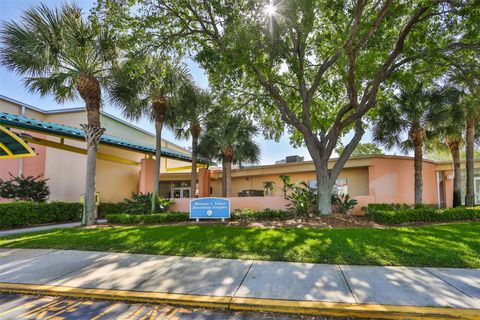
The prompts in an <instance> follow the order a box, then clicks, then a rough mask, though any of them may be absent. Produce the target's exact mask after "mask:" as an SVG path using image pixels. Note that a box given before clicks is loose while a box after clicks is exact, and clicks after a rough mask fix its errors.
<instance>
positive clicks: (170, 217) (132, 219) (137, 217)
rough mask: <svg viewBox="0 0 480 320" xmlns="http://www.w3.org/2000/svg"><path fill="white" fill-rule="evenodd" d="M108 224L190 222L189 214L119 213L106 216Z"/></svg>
mask: <svg viewBox="0 0 480 320" xmlns="http://www.w3.org/2000/svg"><path fill="white" fill-rule="evenodd" d="M105 218H106V219H107V222H108V223H110V224H120V225H142V224H156V223H167V222H182V221H188V220H189V217H188V213H186V212H168V213H153V214H128V213H117V214H107V215H105Z"/></svg>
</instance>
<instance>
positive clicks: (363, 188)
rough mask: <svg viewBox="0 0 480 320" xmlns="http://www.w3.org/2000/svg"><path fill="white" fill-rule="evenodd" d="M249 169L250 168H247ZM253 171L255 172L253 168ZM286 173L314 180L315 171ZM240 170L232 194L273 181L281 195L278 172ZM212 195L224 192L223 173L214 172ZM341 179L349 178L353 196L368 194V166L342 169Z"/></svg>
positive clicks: (295, 178)
mask: <svg viewBox="0 0 480 320" xmlns="http://www.w3.org/2000/svg"><path fill="white" fill-rule="evenodd" d="M246 171H248V170H246ZM252 173H253V174H255V172H254V171H253V170H252ZM285 174H287V175H289V176H290V177H291V181H292V182H293V183H297V182H301V181H305V182H307V183H308V182H309V181H314V180H315V179H316V178H315V172H314V171H311V172H286V173H285ZM236 175H239V174H238V171H234V172H233V173H232V195H233V196H237V194H238V193H239V192H241V191H242V190H263V182H264V181H273V182H275V185H276V190H275V195H281V190H282V186H283V184H282V181H281V180H280V178H279V175H278V174H265V175H263V174H262V175H251V176H245V172H241V174H240V176H236ZM212 176H213V178H212V182H211V187H212V191H213V193H212V196H220V195H221V194H222V183H221V175H219V174H216V173H213V174H212ZM339 179H347V186H348V193H349V194H350V195H351V196H361V195H368V192H369V189H368V167H358V168H346V169H344V170H342V171H341V173H340V175H339Z"/></svg>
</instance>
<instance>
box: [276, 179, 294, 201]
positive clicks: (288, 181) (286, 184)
mask: <svg viewBox="0 0 480 320" xmlns="http://www.w3.org/2000/svg"><path fill="white" fill-rule="evenodd" d="M279 178H280V180H282V184H283V186H282V193H283V196H284V197H286V196H287V191H288V190H289V189H290V188H291V187H292V182H291V181H292V178H291V177H290V176H289V175H287V174H281V175H280V176H279Z"/></svg>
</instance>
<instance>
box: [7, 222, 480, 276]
mask: <svg viewBox="0 0 480 320" xmlns="http://www.w3.org/2000/svg"><path fill="white" fill-rule="evenodd" d="M479 231H480V223H462V224H451V225H437V226H428V227H408V228H395V229H362V228H355V229H333V230H332V229H314V228H307V229H299V228H281V229H266V228H242V227H225V226H149V227H121V228H119V227H115V228H99V229H82V228H75V229H57V230H49V231H46V232H41V233H32V234H25V235H18V236H10V237H2V238H0V246H1V247H20V248H57V249H78V250H93V251H113V252H129V253H147V254H162V255H180V256H203V257H217V258H237V259H238V258H240V259H258V260H276V261H296V262H315V263H328V264H352V265H397V266H398V265H404V266H437V267H469V268H479V267H480V239H479V237H478V233H479Z"/></svg>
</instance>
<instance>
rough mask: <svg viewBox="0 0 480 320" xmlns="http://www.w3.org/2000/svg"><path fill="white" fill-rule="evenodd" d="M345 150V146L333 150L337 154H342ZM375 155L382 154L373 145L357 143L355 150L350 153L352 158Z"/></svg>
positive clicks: (380, 150)
mask: <svg viewBox="0 0 480 320" xmlns="http://www.w3.org/2000/svg"><path fill="white" fill-rule="evenodd" d="M344 150H345V146H343V145H341V146H339V147H337V148H335V152H336V153H337V154H342V153H343V151H344ZM375 154H382V149H380V148H379V147H378V146H377V145H376V144H375V143H359V144H358V145H357V147H356V148H355V150H353V152H352V157H361V156H370V155H375Z"/></svg>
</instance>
